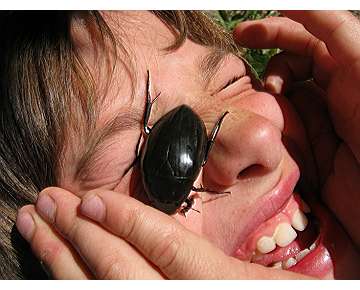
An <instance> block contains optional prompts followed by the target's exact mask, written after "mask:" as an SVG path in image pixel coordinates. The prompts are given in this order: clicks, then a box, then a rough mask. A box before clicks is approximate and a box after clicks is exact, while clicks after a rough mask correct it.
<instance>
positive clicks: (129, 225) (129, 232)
mask: <svg viewBox="0 0 360 290" xmlns="http://www.w3.org/2000/svg"><path fill="white" fill-rule="evenodd" d="M122 220H123V222H124V225H125V223H126V225H125V226H122V227H118V228H120V230H121V231H122V232H120V233H119V235H120V236H122V237H123V238H124V239H126V240H132V241H134V240H136V237H137V236H138V232H139V229H140V228H141V224H142V223H143V212H142V211H141V210H140V209H139V208H138V207H131V208H127V209H125V210H124V216H123V219H122Z"/></svg>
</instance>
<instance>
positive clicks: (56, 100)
mask: <svg viewBox="0 0 360 290" xmlns="http://www.w3.org/2000/svg"><path fill="white" fill-rule="evenodd" d="M153 13H154V14H155V15H156V16H157V17H158V18H159V19H160V20H161V21H163V22H164V23H165V24H166V25H167V26H168V27H169V29H170V30H171V31H173V33H174V35H176V37H175V41H174V43H173V45H171V46H170V47H168V48H167V49H168V50H175V49H177V48H178V47H180V46H181V44H182V43H183V41H184V40H185V39H186V38H190V39H191V40H193V41H194V42H196V43H199V44H201V45H205V46H211V47H214V48H217V49H220V50H229V49H234V51H235V50H236V48H235V45H234V44H233V42H232V38H231V36H230V35H229V34H227V33H226V32H225V31H224V30H222V29H221V28H220V27H218V26H217V25H216V24H215V23H214V22H212V21H211V20H210V19H209V17H208V16H206V15H205V14H204V13H201V12H192V11H187V12H183V11H176V12H174V11H154V12H153ZM79 16H81V17H82V19H84V20H85V21H86V23H87V28H88V30H89V31H91V34H92V35H93V36H94V37H95V38H96V41H97V42H98V44H99V46H101V47H102V48H105V47H107V46H106V44H108V43H110V44H111V45H113V46H116V45H119V40H116V39H115V38H114V34H112V32H111V29H110V28H109V26H108V25H107V23H106V22H105V21H104V18H103V17H102V16H101V14H100V13H99V12H81V13H74V12H63V11H53V12H49V11H47V12H36V11H29V12H22V11H16V12H1V13H0V25H1V26H0V27H3V28H6V29H3V30H2V39H1V42H0V118H1V122H0V278H1V279H19V278H35V279H42V278H46V275H45V274H44V272H43V270H42V268H41V267H40V264H39V262H38V261H37V260H36V258H34V257H33V255H32V253H31V249H29V246H28V245H27V243H26V242H25V241H24V240H23V239H22V238H21V237H20V235H19V234H18V232H17V230H16V227H15V226H14V223H15V219H16V211H17V209H18V208H19V207H21V206H23V205H25V204H29V203H34V202H35V200H36V198H37V194H38V192H39V191H41V190H42V189H43V188H45V187H48V186H52V185H56V184H57V174H58V172H59V164H60V163H61V160H60V159H61V156H62V154H61V153H62V150H63V148H64V146H65V144H64V142H65V141H64V140H66V139H65V138H64V136H65V133H66V131H67V130H69V129H68V128H69V126H70V127H71V126H72V127H74V126H77V125H76V124H87V126H89V127H92V126H93V125H94V124H95V122H96V112H95V110H94V99H95V98H94V94H95V88H96V85H95V83H94V82H93V81H92V76H91V74H90V73H89V70H88V69H87V67H86V65H85V63H84V61H83V60H82V59H81V57H80V54H79V52H78V51H77V49H76V46H75V45H74V41H73V39H72V35H71V24H72V21H74V19H76V17H79ZM120 45H121V44H120Z"/></svg>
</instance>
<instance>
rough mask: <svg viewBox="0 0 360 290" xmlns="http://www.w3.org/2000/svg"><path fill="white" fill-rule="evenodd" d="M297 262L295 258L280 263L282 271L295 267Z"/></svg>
mask: <svg viewBox="0 0 360 290" xmlns="http://www.w3.org/2000/svg"><path fill="white" fill-rule="evenodd" d="M296 263H297V261H296V259H295V258H290V259H288V260H287V261H285V262H283V263H282V268H283V269H289V268H290V267H292V266H294V265H296Z"/></svg>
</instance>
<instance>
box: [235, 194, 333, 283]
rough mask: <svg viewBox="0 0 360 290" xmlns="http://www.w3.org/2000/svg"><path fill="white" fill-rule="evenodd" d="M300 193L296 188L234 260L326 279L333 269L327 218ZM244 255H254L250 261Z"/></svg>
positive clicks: (238, 252) (244, 245)
mask: <svg viewBox="0 0 360 290" xmlns="http://www.w3.org/2000/svg"><path fill="white" fill-rule="evenodd" d="M298 192H299V190H298V189H297V188H295V190H294V193H293V194H292V195H291V196H290V198H289V199H288V200H287V201H286V202H285V203H284V205H283V206H282V207H281V208H280V209H279V210H278V211H277V213H276V214H275V215H274V216H272V217H271V218H269V219H267V220H266V221H265V222H263V223H262V224H261V225H260V226H259V227H258V228H257V229H256V230H255V231H253V233H251V234H250V235H249V238H248V239H247V240H246V242H245V243H244V244H243V245H242V246H241V248H240V249H238V250H237V251H236V253H235V256H236V257H238V258H239V259H246V260H249V259H250V261H251V262H252V263H256V264H260V265H263V266H266V267H272V268H278V269H285V270H289V271H293V272H297V273H302V274H306V275H310V276H313V277H318V278H324V277H325V276H326V275H327V274H328V273H329V272H330V271H331V270H332V269H333V262H332V258H331V257H330V253H329V251H328V249H327V247H325V246H324V234H325V232H326V228H327V227H325V229H324V227H323V226H324V225H326V224H328V222H327V221H326V215H324V214H323V213H322V210H321V209H319V207H318V206H316V205H315V204H314V205H313V204H310V206H309V205H308V204H307V203H306V202H304V201H303V199H302V198H301V197H300V194H299V193H298ZM245 253H252V254H251V256H250V257H249V255H246V254H245ZM245 255H246V256H247V257H245Z"/></svg>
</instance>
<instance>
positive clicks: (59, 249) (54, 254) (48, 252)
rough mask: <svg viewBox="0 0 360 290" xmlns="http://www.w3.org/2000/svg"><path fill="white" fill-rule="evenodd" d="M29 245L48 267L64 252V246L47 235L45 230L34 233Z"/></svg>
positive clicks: (51, 266)
mask: <svg viewBox="0 0 360 290" xmlns="http://www.w3.org/2000/svg"><path fill="white" fill-rule="evenodd" d="M31 247H32V249H33V251H34V253H35V255H36V256H37V257H38V258H39V260H40V261H42V262H44V263H45V265H47V267H49V268H50V269H52V268H53V266H54V264H55V263H56V261H57V260H58V259H59V257H60V256H61V255H62V254H63V253H64V250H65V246H64V245H63V244H62V243H61V242H59V241H58V240H55V239H53V238H51V237H50V236H48V235H47V232H42V231H41V230H39V231H37V232H36V233H35V235H34V239H33V241H32V244H31Z"/></svg>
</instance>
